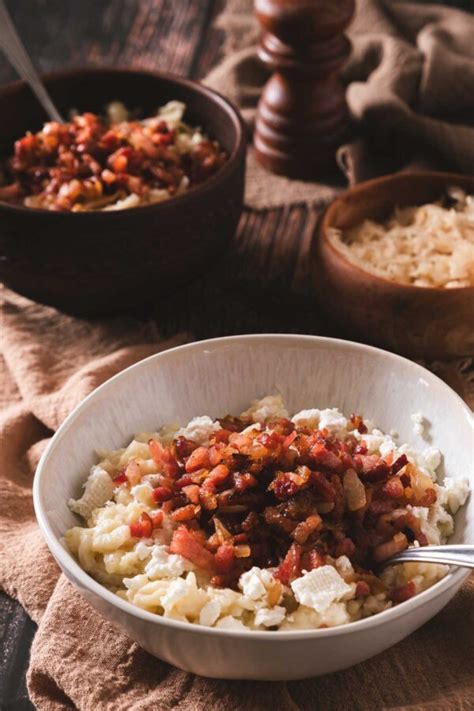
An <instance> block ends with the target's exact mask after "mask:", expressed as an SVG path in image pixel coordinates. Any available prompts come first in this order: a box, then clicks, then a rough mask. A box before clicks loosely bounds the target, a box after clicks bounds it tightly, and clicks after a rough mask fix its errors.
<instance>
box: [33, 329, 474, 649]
mask: <svg viewBox="0 0 474 711" xmlns="http://www.w3.org/2000/svg"><path fill="white" fill-rule="evenodd" d="M262 340H263V341H266V340H268V341H270V342H276V341H278V340H280V341H286V342H294V343H301V342H303V343H307V344H311V343H319V344H325V343H326V344H332V345H334V346H335V347H336V348H342V349H346V348H349V349H353V350H356V351H359V352H361V351H370V352H373V353H376V354H383V356H384V357H387V358H388V360H390V361H392V362H394V363H397V362H404V363H409V364H410V367H411V368H413V369H414V370H415V371H417V372H418V373H419V374H420V376H423V378H424V379H425V380H428V381H431V383H432V384H433V386H436V387H438V388H439V387H441V389H442V391H444V393H445V394H446V395H449V397H451V398H454V399H455V400H457V401H458V404H459V406H460V407H461V409H462V410H463V411H464V413H465V415H466V416H467V418H468V420H469V421H470V422H471V426H472V428H473V431H474V416H473V413H472V411H471V410H470V408H469V407H468V405H467V404H466V403H465V402H464V400H462V398H461V397H460V396H459V395H458V394H457V393H456V392H455V391H454V390H453V389H452V388H450V387H449V385H447V384H446V383H445V382H444V381H443V380H441V379H440V378H438V376H436V375H435V374H434V373H432V372H431V371H429V370H427V369H426V368H424V367H423V366H421V365H419V364H418V363H415V362H413V361H411V360H409V359H408V358H404V357H403V356H399V355H397V354H395V353H391V352H389V351H385V350H383V349H381V348H375V347H374V346H368V345H366V344H363V343H357V342H355V341H348V340H343V339H339V338H329V337H325V336H312V335H307V334H281V333H268V334H260V333H256V334H242V335H237V336H225V337H221V338H210V339H206V340H203V341H194V342H192V343H187V344H184V345H180V346H176V347H174V348H169V349H167V350H165V351H161V352H159V353H155V354H154V355H151V356H148V357H147V358H144V359H142V360H140V361H138V362H137V363H134V364H133V365H131V366H129V367H127V368H125V369H124V370H122V371H120V372H119V373H117V374H116V375H114V376H112V377H111V378H110V379H109V380H106V381H105V382H104V383H102V385H100V386H99V387H98V388H96V389H95V390H93V391H92V392H91V393H90V394H89V395H87V396H86V397H85V398H84V399H83V400H82V401H81V402H80V403H79V404H78V405H77V406H76V407H75V408H74V410H73V411H72V412H71V413H70V414H69V415H68V417H67V418H66V419H65V420H64V422H63V423H62V424H61V426H60V427H59V428H58V430H57V432H56V433H55V434H54V435H53V437H52V439H51V441H50V442H49V444H48V446H47V448H46V449H45V451H44V452H43V455H42V456H41V459H40V461H39V464H38V467H37V469H36V473H35V476H34V480H33V504H34V511H35V515H36V519H37V522H38V524H39V528H40V530H41V533H42V535H43V537H44V539H45V541H46V544H47V545H48V548H49V549H50V551H51V552H52V553H53V556H54V557H55V558H56V560H57V561H58V562H59V564H60V566H61V568H62V569H63V570H67V571H68V573H69V574H70V575H72V576H73V577H74V578H75V579H76V580H77V581H78V582H79V584H80V588H84V589H86V590H87V591H89V592H91V593H93V594H95V595H97V596H98V597H99V598H101V599H102V600H103V601H105V602H106V603H108V604H111V605H112V606H116V607H118V608H119V609H120V610H121V611H122V612H123V613H126V614H128V615H131V616H132V617H137V618H139V619H140V620H142V621H144V622H151V623H153V624H158V625H162V624H163V625H165V626H167V627H171V628H174V629H176V630H177V631H178V630H181V631H182V632H183V631H186V632H189V633H196V634H204V635H206V634H207V635H213V634H218V635H220V636H223V637H230V638H238V639H256V640H257V639H258V640H268V641H269V640H272V639H276V640H300V639H310V638H312V637H316V638H320V637H321V638H323V637H335V636H339V635H342V634H350V633H357V632H359V631H364V630H369V629H370V628H374V627H378V626H379V625H382V624H384V622H390V621H393V620H396V619H398V618H400V617H403V616H404V615H405V614H407V613H409V612H410V611H413V610H414V609H415V608H416V607H418V606H422V605H423V604H424V603H428V602H429V601H430V600H432V599H434V598H436V597H437V596H438V595H439V594H441V593H443V592H447V591H448V590H449V589H451V588H453V587H455V586H458V585H461V584H462V582H463V581H464V580H466V579H467V578H468V577H469V575H470V571H469V570H465V569H463V568H458V569H453V567H451V568H450V569H449V571H448V572H447V574H446V575H445V576H444V577H443V578H442V579H441V580H439V581H437V582H436V583H435V584H434V585H432V586H431V587H429V588H428V589H426V590H424V591H422V592H421V593H418V594H417V595H415V597H413V598H411V599H410V600H407V601H405V602H403V603H400V604H398V605H396V606H395V607H391V608H389V609H388V610H384V611H382V612H379V613H377V614H376V615H372V616H370V617H367V618H365V619H362V620H357V621H354V622H350V623H348V624H344V625H339V626H338V627H329V628H323V629H308V630H306V629H305V630H286V631H285V630H282V631H279V630H278V631H272V632H269V631H268V630H262V631H260V630H250V629H248V630H238V631H237V630H225V629H219V628H215V627H207V626H203V625H202V626H201V625H199V624H196V623H193V622H182V621H180V620H173V619H171V618H167V617H163V616H162V615H158V614H156V613H153V612H148V611H147V610H143V609H141V608H139V607H137V606H136V605H133V604H132V603H131V602H128V601H127V600H123V599H122V598H120V597H118V596H117V595H116V594H114V593H113V592H111V591H110V590H108V589H107V588H106V587H105V586H104V585H101V584H100V583H99V582H97V581H96V580H95V579H94V578H92V577H91V576H90V575H89V574H88V573H86V571H85V570H83V568H81V566H80V565H79V563H78V562H77V561H76V560H75V559H74V558H73V556H72V554H71V553H70V552H69V551H68V550H67V549H66V548H65V546H64V545H63V544H62V543H61V542H60V538H58V537H56V535H55V534H54V532H53V530H52V527H51V525H50V523H49V518H48V514H47V512H46V511H45V510H43V505H42V492H41V485H42V477H43V476H44V472H45V469H46V467H47V461H48V458H49V455H50V452H51V451H52V449H53V448H54V447H55V446H56V443H57V442H58V441H59V440H61V439H62V438H63V437H64V436H65V435H66V434H67V432H68V431H69V429H70V428H71V427H73V425H74V422H75V420H76V418H77V417H78V416H79V415H80V414H81V413H82V412H83V410H85V409H86V408H87V407H88V404H89V401H90V400H92V399H95V398H96V397H98V396H100V395H102V396H104V395H106V391H107V389H108V388H111V387H112V388H113V387H114V384H115V383H116V382H117V381H118V380H119V379H123V378H129V377H132V378H133V376H134V372H135V371H136V370H138V369H139V368H142V367H144V365H145V364H146V363H151V362H153V361H160V360H163V359H166V358H170V357H171V358H172V357H173V354H175V353H176V352H181V353H182V352H185V351H190V352H192V351H193V350H202V349H206V347H212V346H214V347H215V346H217V347H225V346H226V345H227V344H232V343H235V342H238V341H240V342H242V343H245V342H246V341H247V342H249V343H252V342H255V343H256V342H258V341H262ZM471 495H472V494H471ZM74 585H75V586H76V587H77V583H75V584H74ZM103 616H105V617H106V618H107V615H103Z"/></svg>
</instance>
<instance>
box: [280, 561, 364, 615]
mask: <svg viewBox="0 0 474 711" xmlns="http://www.w3.org/2000/svg"><path fill="white" fill-rule="evenodd" d="M291 589H292V590H293V592H294V594H295V598H296V600H297V602H299V603H300V604H301V605H306V606H307V607H312V608H313V610H316V612H319V613H324V612H325V611H326V610H327V609H328V607H329V606H330V605H331V603H333V602H335V601H337V600H340V599H341V598H342V597H343V596H344V595H346V594H347V593H350V592H351V587H350V586H349V585H347V584H346V583H345V582H344V578H342V577H341V576H340V575H339V573H338V572H337V570H336V569H335V568H333V567H332V565H323V566H321V567H320V568H316V569H315V570H311V571H310V572H309V573H306V574H305V575H303V576H302V577H301V578H297V579H296V580H293V582H292V583H291Z"/></svg>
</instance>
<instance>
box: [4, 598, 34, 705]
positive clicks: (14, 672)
mask: <svg viewBox="0 0 474 711" xmlns="http://www.w3.org/2000/svg"><path fill="white" fill-rule="evenodd" d="M35 631H36V625H35V624H34V622H32V621H31V620H30V619H29V617H28V615H27V614H26V613H25V611H24V610H23V608H22V607H21V605H19V604H18V603H17V602H15V601H14V600H12V599H10V598H9V597H7V596H6V595H5V594H4V593H0V639H1V650H0V708H1V709H2V711H3V710H5V711H9V710H10V709H11V710H12V711H29V710H30V709H32V708H33V705H32V704H31V702H30V701H29V699H28V692H27V690H26V684H25V675H26V670H27V667H28V659H29V649H30V645H31V642H32V639H33V636H34V634H35Z"/></svg>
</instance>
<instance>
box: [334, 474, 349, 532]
mask: <svg viewBox="0 0 474 711" xmlns="http://www.w3.org/2000/svg"><path fill="white" fill-rule="evenodd" d="M331 484H332V486H333V487H334V491H335V493H336V498H335V499H334V509H333V510H332V513H331V515H332V517H333V518H334V519H335V520H336V521H340V520H341V519H342V517H343V516H344V509H345V506H346V498H345V496H344V488H343V486H342V482H341V480H340V478H339V477H338V475H337V474H332V475H331Z"/></svg>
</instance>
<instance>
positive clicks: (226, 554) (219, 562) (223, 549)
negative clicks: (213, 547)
mask: <svg viewBox="0 0 474 711" xmlns="http://www.w3.org/2000/svg"><path fill="white" fill-rule="evenodd" d="M214 560H215V568H216V570H217V572H218V574H221V575H222V574H225V573H230V571H231V570H232V568H233V567H234V560H235V558H234V547H233V546H232V544H231V543H224V544H223V545H221V546H219V548H218V549H217V552H216V553H215V557H214Z"/></svg>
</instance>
